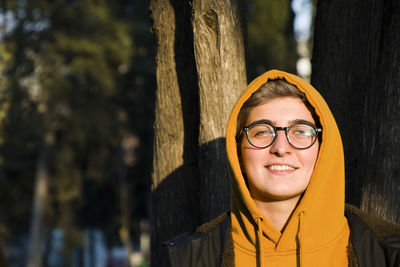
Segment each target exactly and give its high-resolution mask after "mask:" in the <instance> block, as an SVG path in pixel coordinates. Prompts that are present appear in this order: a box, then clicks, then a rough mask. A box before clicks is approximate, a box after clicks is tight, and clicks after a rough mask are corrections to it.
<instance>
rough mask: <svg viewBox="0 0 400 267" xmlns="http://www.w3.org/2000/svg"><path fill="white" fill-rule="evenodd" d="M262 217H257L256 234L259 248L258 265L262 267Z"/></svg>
mask: <svg viewBox="0 0 400 267" xmlns="http://www.w3.org/2000/svg"><path fill="white" fill-rule="evenodd" d="M262 220H263V219H262V217H257V228H258V229H257V230H258V231H257V236H258V248H259V249H260V267H264V264H263V262H264V257H263V251H264V250H263V242H262V236H263V229H262Z"/></svg>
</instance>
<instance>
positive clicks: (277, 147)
mask: <svg viewBox="0 0 400 267" xmlns="http://www.w3.org/2000/svg"><path fill="white" fill-rule="evenodd" d="M291 149H292V146H291V145H290V144H289V141H288V140H287V138H286V133H285V131H284V130H278V131H277V132H276V138H275V141H274V142H273V143H272V145H271V147H270V150H269V152H270V153H271V154H275V155H277V156H280V157H282V156H284V155H285V154H288V153H290V152H291Z"/></svg>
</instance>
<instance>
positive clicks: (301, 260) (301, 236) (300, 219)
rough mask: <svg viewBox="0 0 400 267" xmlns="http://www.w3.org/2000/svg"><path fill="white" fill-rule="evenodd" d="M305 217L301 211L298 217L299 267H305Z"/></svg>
mask: <svg viewBox="0 0 400 267" xmlns="http://www.w3.org/2000/svg"><path fill="white" fill-rule="evenodd" d="M303 216H304V211H300V213H299V215H298V217H299V231H298V233H297V239H298V246H299V267H301V266H304V264H303V260H304V255H303V232H304V229H303V227H304V226H303V224H304V222H302V218H303Z"/></svg>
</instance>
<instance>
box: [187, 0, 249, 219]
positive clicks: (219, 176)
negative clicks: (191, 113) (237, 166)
mask: <svg viewBox="0 0 400 267" xmlns="http://www.w3.org/2000/svg"><path fill="white" fill-rule="evenodd" d="M193 10H194V15H193V19H192V22H193V31H194V52H195V60H196V66H197V72H198V77H199V92H200V128H199V146H200V151H199V179H200V203H201V204H200V209H201V221H202V222H207V221H209V220H210V219H212V218H214V217H216V216H218V215H219V214H220V213H221V212H223V211H226V210H228V209H229V207H230V197H229V196H230V184H229V177H228V173H227V170H226V168H227V163H226V153H225V138H224V136H225V126H226V122H227V121H228V118H229V114H230V112H231V110H232V108H233V104H234V103H235V102H236V100H237V99H238V98H239V95H240V93H241V92H242V91H243V89H244V88H245V87H246V69H245V60H244V58H245V57H244V46H243V34H242V25H241V20H240V15H239V6H238V1H236V0H221V1H210V0H194V1H193Z"/></svg>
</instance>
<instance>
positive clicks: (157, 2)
mask: <svg viewBox="0 0 400 267" xmlns="http://www.w3.org/2000/svg"><path fill="white" fill-rule="evenodd" d="M150 11H151V16H152V19H153V27H152V29H153V34H154V36H155V39H156V44H157V56H156V64H157V92H156V110H155V121H154V155H153V174H152V216H151V224H152V225H151V233H152V235H151V265H152V266H160V267H162V266H167V257H168V256H167V253H166V249H165V248H164V247H162V242H163V241H166V240H168V239H169V238H171V237H173V236H174V235H176V234H178V233H181V232H185V231H193V230H195V227H196V226H197V225H199V224H200V212H199V209H200V207H199V191H198V188H199V180H198V167H197V164H198V163H197V161H198V129H199V120H200V118H199V97H198V85H197V75H196V66H195V62H194V53H193V31H192V29H191V24H190V14H191V9H190V5H189V2H188V1H183V0H175V1H169V0H152V1H151V2H150Z"/></svg>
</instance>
